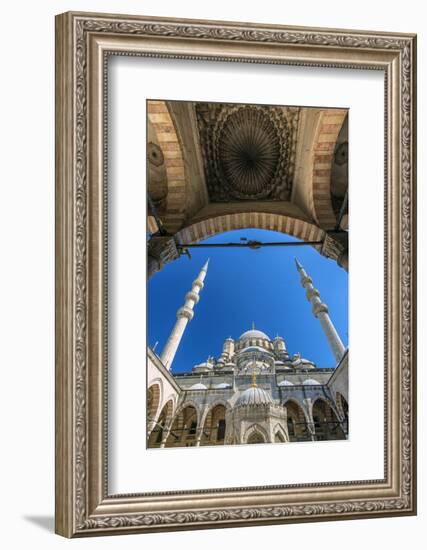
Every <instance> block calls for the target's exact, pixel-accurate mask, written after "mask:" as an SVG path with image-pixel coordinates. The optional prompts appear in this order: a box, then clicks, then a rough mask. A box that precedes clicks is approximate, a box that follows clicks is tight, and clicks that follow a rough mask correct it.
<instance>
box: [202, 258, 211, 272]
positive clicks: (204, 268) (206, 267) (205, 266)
mask: <svg viewBox="0 0 427 550" xmlns="http://www.w3.org/2000/svg"><path fill="white" fill-rule="evenodd" d="M209 260H210V258H208V259H207V260H206V262H205V265H204V266H203V267H202V269H201V271H207V270H208V265H209Z"/></svg>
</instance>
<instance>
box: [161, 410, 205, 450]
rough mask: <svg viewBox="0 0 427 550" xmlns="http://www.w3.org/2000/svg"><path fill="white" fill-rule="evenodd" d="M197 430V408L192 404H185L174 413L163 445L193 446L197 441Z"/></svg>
mask: <svg viewBox="0 0 427 550" xmlns="http://www.w3.org/2000/svg"><path fill="white" fill-rule="evenodd" d="M197 431H198V414H197V410H196V408H195V407H194V406H193V405H186V406H184V407H183V408H181V410H180V411H178V412H177V413H176V415H175V418H174V419H173V422H172V426H171V428H170V430H169V434H168V437H167V440H166V442H165V447H193V446H195V445H196V443H197Z"/></svg>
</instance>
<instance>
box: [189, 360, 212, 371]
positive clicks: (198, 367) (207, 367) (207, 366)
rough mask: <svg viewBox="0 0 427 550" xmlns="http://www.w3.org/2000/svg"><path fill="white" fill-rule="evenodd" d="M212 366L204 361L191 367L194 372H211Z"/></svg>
mask: <svg viewBox="0 0 427 550" xmlns="http://www.w3.org/2000/svg"><path fill="white" fill-rule="evenodd" d="M213 367H214V365H213V364H212V363H210V362H209V361H204V362H203V363H199V364H198V365H195V366H194V367H193V371H194V370H212V369H213Z"/></svg>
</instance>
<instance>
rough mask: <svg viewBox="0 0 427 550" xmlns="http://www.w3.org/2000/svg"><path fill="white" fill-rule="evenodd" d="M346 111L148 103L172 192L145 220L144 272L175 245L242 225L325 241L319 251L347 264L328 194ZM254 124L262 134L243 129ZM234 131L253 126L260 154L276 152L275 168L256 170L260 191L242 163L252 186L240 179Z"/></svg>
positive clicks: (171, 254)
mask: <svg viewBox="0 0 427 550" xmlns="http://www.w3.org/2000/svg"><path fill="white" fill-rule="evenodd" d="M346 114H347V111H346V110H345V109H327V108H325V109H317V108H305V107H297V108H295V107H286V106H283V107H280V106H256V105H246V106H244V105H240V106H239V105H237V104H236V105H234V106H233V105H230V104H223V105H220V104H201V103H193V102H184V101H170V102H168V101H150V102H149V105H148V118H149V122H150V124H151V125H152V127H153V128H154V130H155V132H156V135H157V140H158V143H159V146H160V147H161V148H162V152H163V155H164V157H165V163H166V164H167V166H166V172H167V180H168V194H167V201H166V202H167V208H166V210H165V211H164V212H161V213H158V214H159V216H158V217H157V221H158V222H159V223H156V221H155V213H154V212H151V215H150V216H149V220H148V226H149V231H150V232H151V233H152V237H151V239H150V241H149V245H148V276H149V277H150V276H151V275H152V274H153V273H154V272H155V271H158V270H159V269H161V268H162V267H163V265H164V264H165V263H167V262H168V261H171V260H174V259H176V258H177V257H179V255H180V253H181V252H182V250H181V249H179V247H178V248H177V245H181V244H194V243H196V242H198V241H200V240H203V239H206V238H207V237H210V236H213V235H216V234H218V233H221V232H224V231H230V230H232V229H243V228H259V229H271V230H274V231H279V232H283V233H287V234H289V235H292V236H295V237H297V238H299V239H302V240H303V241H321V243H322V244H321V245H318V246H316V248H317V250H318V251H319V252H320V253H321V254H322V255H324V256H326V257H329V258H331V259H333V260H335V261H337V263H338V264H339V265H340V266H341V267H343V268H344V269H346V270H348V253H347V249H348V235H347V233H346V231H339V232H338V233H337V232H336V230H337V227H336V225H337V215H336V213H335V212H334V207H333V204H332V199H331V181H332V176H333V174H332V168H333V164H334V162H335V160H336V158H335V157H336V154H335V153H336V151H335V149H336V146H337V144H338V138H339V134H340V130H341V129H342V127H343V121H344V120H345V117H346ZM260 117H261V118H260ZM261 119H262V121H264V122H263V123H262V124H261ZM257 121H258V122H257ZM258 123H259V124H261V126H262V128H263V132H264V133H263V132H261V134H259V135H258V133H257V132H258V128H257V129H256V130H257V131H255V132H252V131H251V132H249V129H250V127H251V124H252V125H254V124H255V125H257V124H258ZM264 123H265V124H264ZM239 129H240V130H241V131H242V132H245V131H246V133H248V132H249V133H248V136H252V137H251V139H252V138H253V137H254V136H255V134H256V135H258V141H256V140H255V141H256V143H253V144H252V145H253V147H255V148H256V147H258V149H257V150H259V153H260V155H261V157H262V154H264V153H265V154H267V153H268V151H270V149H271V148H273V149H274V151H276V153H277V154H276V157H277V159H276V160H277V170H273V168H272V167H270V168H271V170H270V171H269V170H267V168H265V167H264V168H263V169H261V167H259V170H258V172H259V173H258V172H257V174H258V176H259V177H258V179H257V185H256V186H255V187H256V193H255V192H252V191H251V189H252V188H251V185H250V182H252V183H253V178H254V177H255V175H254V174H252V171H253V169H252V168H251V169H250V170H249V168H248V167H247V166H246V164H247V163H246V164H245V166H246V168H247V170H249V171H250V174H251V177H250V178H249V180H248V181H249V183H247V184H245V181H246V179H245V178H244V177H243V173H242V174H241V176H242V178H243V179H242V181H241V180H240V179H239V178H238V181H235V180H236V177H237V176H236V170H235V169H236V166H234V164H233V162H234V160H235V159H234V157H233V156H231V157H230V151H231V149H233V151H234V145H235V144H234V142H230V139H231V138H230V135H234V138H233V139H235V140H236V144H237V145H236V147H237V148H238V149H239V147H240V149H241V148H242V147H243V145H242V143H243V142H242V139H241V132H240V130H239ZM229 130H230V131H233V132H234V134H230V133H229ZM238 130H239V131H238ZM236 132H237V133H236ZM281 132H284V135H282V134H281ZM285 134H286V136H285ZM239 136H240V137H239ZM284 136H285V137H284ZM341 138H342V136H341ZM248 139H249V137H248ZM269 140H270V141H271V142H270V141H269ZM243 141H244V140H243ZM245 143H246V141H245ZM221 144H222V145H221ZM279 145H280V147H279ZM230 147H231V149H230ZM277 147H279V148H277ZM240 149H239V151H240ZM273 149H272V150H273ZM279 150H280V154H279ZM243 152H244V151H243ZM270 152H271V151H270ZM261 153H262V154H261ZM233 154H234V153H233ZM236 154H237V153H236ZM240 154H243V153H242V151H240ZM218 155H219V156H218ZM221 155H222V156H221ZM224 155H225V156H224ZM223 156H224V158H223ZM267 156H268V155H267ZM273 156H274V155H273ZM276 157H275V158H276ZM220 158H221V159H222V161H221V162H225V163H226V164H227V163H228V164H227V166H228V165H229V164H230V162H231V164H232V166H231V167H230V166H228V167H229V168H230V170H225V168H224V167H223V168H224V170H223V168H221V166H222V164H221V162H220V160H219V159H220ZM257 158H258V157H257ZM268 158H270V157H268ZM230 159H231V161H230ZM233 159H234V160H233ZM245 159H246V157H245ZM243 160H244V159H243ZM243 160H242V159H240V161H241V162H240V161H239V162H240V163H242V162H243ZM254 162H255V161H254ZM275 162H276V161H275ZM233 166H234V169H231V168H233ZM239 166H240V164H239ZM240 168H242V167H241V166H240ZM251 170H252V171H251ZM265 170H267V172H265ZM270 172H271V174H270V175H271V177H270V176H269V177H267V173H270ZM239 173H240V172H239ZM245 173H246V172H245ZM278 174H279V175H280V174H281V175H282V176H283V177H282V176H280V177H278ZM246 175H248V174H246ZM261 176H262V177H261ZM248 177H249V176H248ZM224 178H225V179H224ZM233 178H234V179H233ZM251 178H252V179H251ZM264 180H265V181H264ZM233 182H234V183H233ZM236 186H237V187H236ZM242 186H243V187H244V189H241V187H242ZM283 186H284V187H283ZM149 187H150V186H149ZM246 187H247V189H246ZM252 187H253V185H252ZM236 188H238V189H240V191H239V192H238V193H237V191H236ZM227 189H228V191H227ZM224 193H225V195H224ZM160 214H161V215H160ZM331 230H333V231H332V232H331Z"/></svg>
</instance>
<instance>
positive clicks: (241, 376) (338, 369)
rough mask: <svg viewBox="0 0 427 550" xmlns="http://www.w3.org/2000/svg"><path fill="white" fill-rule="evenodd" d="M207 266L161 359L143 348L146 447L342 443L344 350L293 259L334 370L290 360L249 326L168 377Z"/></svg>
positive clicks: (277, 341)
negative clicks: (204, 357)
mask: <svg viewBox="0 0 427 550" xmlns="http://www.w3.org/2000/svg"><path fill="white" fill-rule="evenodd" d="M208 264H209V260H208V261H207V262H206V263H205V265H204V266H203V267H202V269H201V270H200V273H199V275H198V276H197V278H196V279H195V280H194V282H193V284H192V286H191V290H190V291H189V292H188V293H187V294H186V296H185V303H184V305H183V306H182V307H181V308H179V309H178V311H177V320H176V323H175V326H174V328H173V330H172V332H171V334H170V336H169V338H168V340H167V342H166V345H165V347H164V349H163V351H162V352H161V354H160V355H158V354H157V353H156V352H155V351H154V350H153V349H151V348H150V347H148V352H147V353H148V361H147V387H148V392H147V446H148V447H149V448H165V447H193V446H200V445H241V444H246V443H250V444H251V443H287V442H299V441H322V440H338V439H347V437H348V349H346V348H345V347H344V345H343V343H342V341H341V339H340V337H339V335H338V333H337V331H336V329H335V327H334V325H333V323H332V321H331V319H330V317H329V313H328V307H327V305H326V304H324V303H323V302H322V300H321V298H320V294H319V291H318V290H317V289H316V288H315V287H314V286H313V281H312V279H311V278H310V277H309V276H308V275H307V273H306V271H305V270H304V268H303V266H302V265H301V264H300V262H299V261H298V260H296V267H297V271H298V274H299V277H300V280H301V285H302V287H303V288H304V289H305V291H306V297H307V299H308V300H309V302H310V303H311V305H312V312H313V315H314V316H315V317H316V318H317V319H318V320H319V322H320V324H321V327H322V329H323V332H324V334H325V337H326V338H327V341H328V344H329V345H330V348H331V350H332V352H333V355H334V357H335V362H336V366H335V368H332V369H331V368H317V366H316V365H315V363H314V362H313V361H311V360H310V359H305V358H303V357H302V356H301V354H300V353H299V352H298V353H294V354H290V353H289V352H288V350H287V347H286V342H285V340H284V339H283V338H282V337H281V336H276V337H275V338H274V339H273V340H272V339H270V337H269V336H268V335H267V334H265V333H264V332H262V331H261V330H258V329H256V328H255V326H252V328H251V329H250V330H247V331H246V332H244V333H243V334H242V335H241V336H239V337H238V338H237V339H236V340H233V338H231V337H229V338H227V339H226V340H225V341H224V344H223V349H222V353H221V355H220V356H219V357H217V358H215V357H212V356H209V357H208V358H207V360H206V361H203V362H202V363H200V364H198V365H195V366H194V367H193V368H192V370H191V372H186V373H173V372H172V365H173V361H174V357H175V355H176V352H177V350H178V347H179V345H180V342H181V339H182V336H183V334H184V331H185V330H186V327H187V325H188V323H189V321H191V320H192V318H193V316H194V308H195V306H196V304H197V303H198V301H199V299H200V293H201V291H202V289H203V287H204V284H205V279H206V275H207V272H208Z"/></svg>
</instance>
